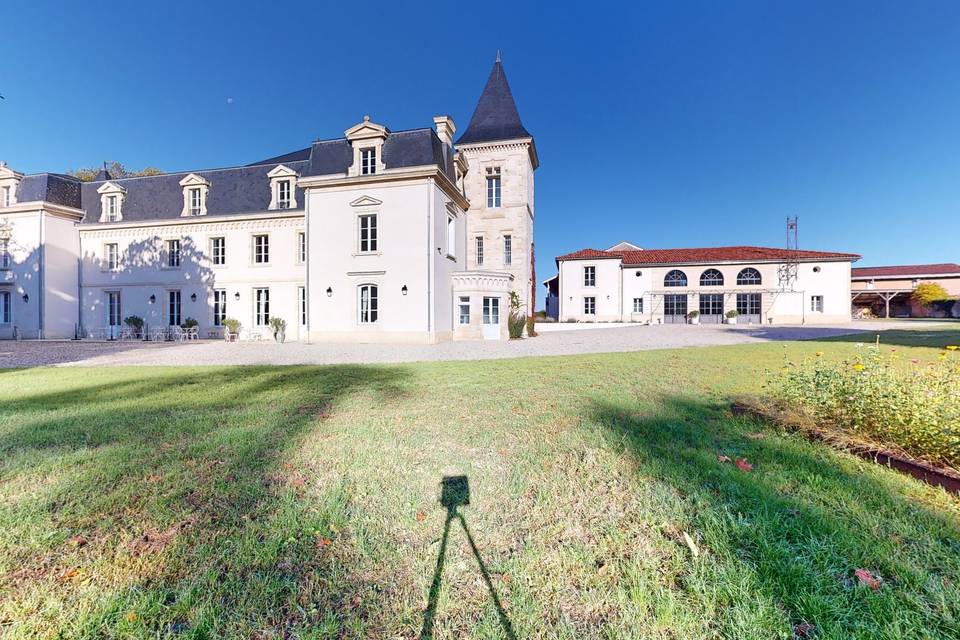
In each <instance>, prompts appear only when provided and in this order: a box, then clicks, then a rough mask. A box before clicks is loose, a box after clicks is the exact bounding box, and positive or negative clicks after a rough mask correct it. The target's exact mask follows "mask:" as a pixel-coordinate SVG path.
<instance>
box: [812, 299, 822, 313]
mask: <svg viewBox="0 0 960 640" xmlns="http://www.w3.org/2000/svg"><path fill="white" fill-rule="evenodd" d="M810 311H813V312H816V313H823V296H810Z"/></svg>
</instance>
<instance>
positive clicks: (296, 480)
mask: <svg viewBox="0 0 960 640" xmlns="http://www.w3.org/2000/svg"><path fill="white" fill-rule="evenodd" d="M306 483H307V481H306V480H304V478H303V476H301V475H299V474H297V475H295V476H293V477H292V478H290V484H292V485H293V486H295V487H297V488H298V489H299V488H300V487H302V486H303V485H305V484H306Z"/></svg>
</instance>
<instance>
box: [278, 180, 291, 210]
mask: <svg viewBox="0 0 960 640" xmlns="http://www.w3.org/2000/svg"><path fill="white" fill-rule="evenodd" d="M277 208H278V209H289V208H290V181H289V180H281V181H280V182H278V183H277Z"/></svg>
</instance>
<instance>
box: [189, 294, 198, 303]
mask: <svg viewBox="0 0 960 640" xmlns="http://www.w3.org/2000/svg"><path fill="white" fill-rule="evenodd" d="M196 301H197V294H195V293H191V294H190V302H196Z"/></svg>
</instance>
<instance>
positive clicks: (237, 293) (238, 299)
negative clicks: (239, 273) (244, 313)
mask: <svg viewBox="0 0 960 640" xmlns="http://www.w3.org/2000/svg"><path fill="white" fill-rule="evenodd" d="M233 299H234V300H236V301H237V302H240V292H239V291H237V292H236V293H235V294H233Z"/></svg>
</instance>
